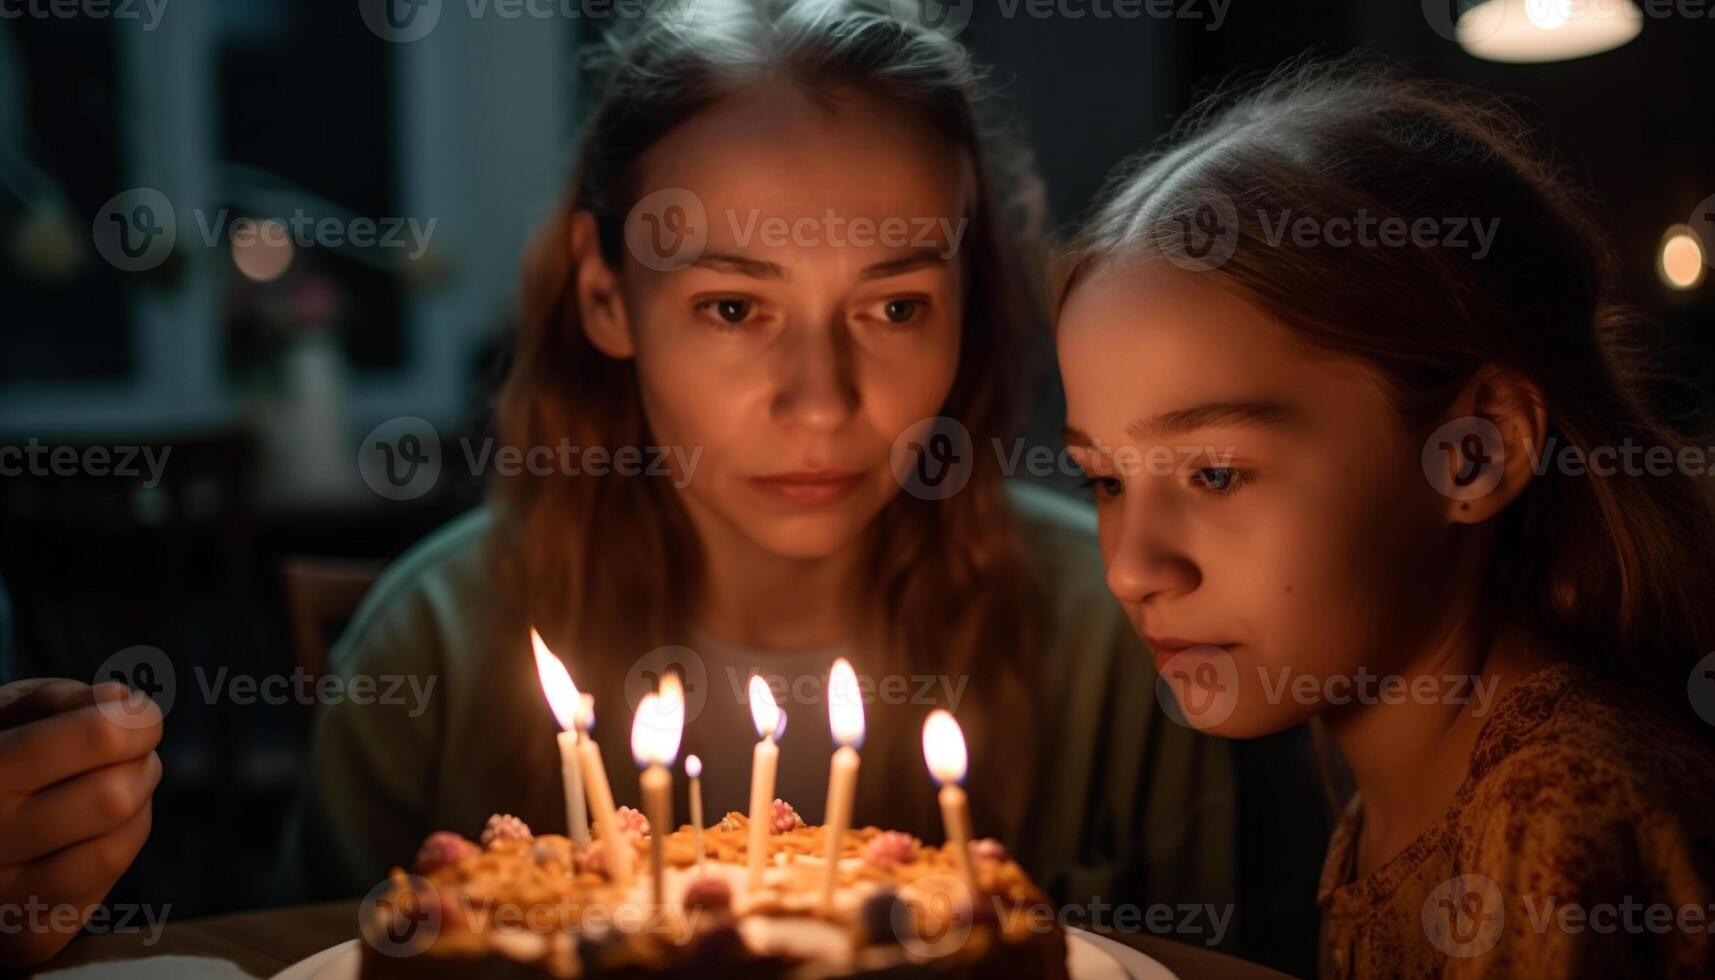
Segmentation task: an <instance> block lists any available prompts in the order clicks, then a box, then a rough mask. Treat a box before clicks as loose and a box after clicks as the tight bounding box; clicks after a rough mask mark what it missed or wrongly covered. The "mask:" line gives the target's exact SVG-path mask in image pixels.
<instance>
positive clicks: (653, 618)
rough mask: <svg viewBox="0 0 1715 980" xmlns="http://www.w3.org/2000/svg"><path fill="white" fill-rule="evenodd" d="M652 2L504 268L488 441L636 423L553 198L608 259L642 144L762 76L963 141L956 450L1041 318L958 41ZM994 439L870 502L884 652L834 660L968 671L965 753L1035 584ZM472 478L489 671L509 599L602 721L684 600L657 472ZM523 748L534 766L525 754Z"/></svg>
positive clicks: (695, 555)
mask: <svg viewBox="0 0 1715 980" xmlns="http://www.w3.org/2000/svg"><path fill="white" fill-rule="evenodd" d="M668 6H669V9H668V10H667V11H666V12H665V13H662V14H660V15H657V16H653V17H651V18H648V19H646V20H643V21H641V22H639V23H636V24H634V25H632V26H631V29H630V30H627V31H624V32H623V33H620V34H618V35H616V36H614V37H612V38H610V39H609V40H608V42H607V43H606V44H605V45H604V48H603V50H602V52H601V56H600V57H599V58H598V59H597V61H596V63H595V64H594V65H593V69H594V70H593V72H592V81H591V83H590V89H591V91H592V92H594V93H596V95H597V101H596V104H595V105H594V106H593V110H592V112H591V114H590V115H589V117H588V122H587V124H586V127H585V129H584V132H583V137H582V141H581V144H580V147H579V152H578V159H577V164H576V170H575V173H574V176H573V178H572V181H571V186H570V188H569V189H568V190H567V191H566V193H565V194H564V197H563V199H562V201H561V202H560V204H559V206H558V207H557V209H556V210H555V212H554V213H553V214H552V215H551V216H550V217H549V219H548V220H547V221H546V223H545V224H544V225H543V226H542V228H541V230H540V232H539V234H538V235H537V236H536V239H535V242H534V244H533V246H532V248H531V250H530V253H529V256H528V259H527V263H526V268H525V270H524V276H523V290H522V303H521V323H520V329H519V332H518V337H517V343H516V351H515V355H514V360H513V362H512V365H511V368H510V373H509V376H508V377H507V378H506V381H505V384H504V387H503V389H502V391H501V393H500V397H499V401H498V406H497V427H498V430H499V435H500V441H501V442H502V444H504V445H506V446H511V447H518V448H520V449H525V450H527V449H528V448H529V447H532V446H555V445H558V444H560V442H561V441H562V440H568V441H569V442H570V443H571V444H573V445H578V446H605V447H620V446H649V445H652V444H653V440H652V438H651V436H650V431H649V424H648V419H647V418H646V417H645V413H644V410H643V405H642V401H641V398H640V395H639V386H638V379H637V374H636V369H635V367H634V364H633V362H631V361H628V360H616V359H613V358H610V357H608V356H606V355H604V354H602V353H601V352H599V351H598V350H596V349H595V347H594V346H592V345H591V343H590V341H589V339H588V338H587V337H586V335H585V333H584V331H583V329H582V328H581V326H580V323H579V311H578V304H577V296H576V291H575V288H574V287H575V283H574V276H573V265H572V261H571V256H570V241H571V225H572V220H573V217H574V215H575V214H576V213H577V212H579V211H589V212H591V213H592V214H593V215H594V216H595V219H596V223H597V228H598V238H599V241H600V247H601V250H602V253H603V255H604V257H605V259H606V261H607V262H608V263H609V265H610V266H611V267H613V268H615V269H618V268H620V266H621V264H622V263H623V262H624V261H626V250H625V246H624V224H625V221H626V217H627V214H628V212H629V210H630V209H631V208H632V207H633V205H634V204H635V202H636V201H637V199H638V197H639V192H638V188H637V186H636V169H637V163H638V161H639V159H640V158H641V157H642V156H643V155H644V153H645V152H646V151H647V150H649V149H650V147H651V146H653V145H654V144H655V143H656V142H657V141H658V140H660V139H661V138H662V137H663V136H664V135H665V134H666V133H667V132H668V131H669V130H671V129H673V128H674V127H675V126H677V125H679V124H680V123H682V122H684V121H685V120H687V119H689V118H691V117H692V116H694V115H696V114H697V113H698V112H700V111H702V110H703V109H705V108H707V107H709V106H711V105H712V104H714V103H715V102H716V101H718V100H720V99H722V98H726V97H728V96H731V95H734V94H737V93H741V92H745V91H747V90H754V89H757V88H760V87H764V86H781V85H789V86H795V87H797V88H798V89H799V90H801V91H803V92H806V93H809V94H810V95H812V96H814V97H815V98H817V99H819V100H822V101H824V102H826V103H827V104H829V105H830V107H831V108H837V106H838V102H839V100H840V99H841V98H842V97H844V96H846V95H847V94H848V93H852V94H860V95H862V96H863V97H866V98H871V99H879V100H881V101H883V102H885V103H888V104H890V105H894V106H897V107H899V108H900V109H902V110H904V111H907V112H913V113H917V114H919V115H921V116H922V117H923V118H926V119H928V120H929V121H930V122H931V123H933V124H934V126H935V127H936V128H937V129H938V130H939V131H940V132H942V133H944V134H945V135H946V137H947V138H948V139H950V140H951V141H953V142H954V144H955V145H957V146H960V147H962V148H963V149H964V150H965V151H966V152H967V154H968V156H969V158H970V159H971V161H972V163H973V165H974V167H975V171H976V174H977V180H978V185H979V193H978V200H977V202H976V204H975V209H974V211H973V213H972V214H971V215H970V218H971V231H970V233H969V235H968V237H967V241H968V244H967V245H966V246H965V247H964V248H962V249H961V252H962V253H963V256H962V257H963V261H964V262H965V263H966V266H965V269H966V273H967V279H966V281H967V283H968V287H967V288H968V296H967V300H966V304H965V308H964V311H963V328H962V329H963V343H962V346H961V362H960V364H959V367H958V371H957V375H956V378H955V380H954V383H953V386H952V390H951V393H950V395H949V397H948V399H947V402H946V404H945V406H944V407H943V408H942V410H941V414H942V415H943V416H948V417H951V418H955V419H957V420H959V421H960V422H961V423H963V424H964V426H965V427H966V428H967V429H968V430H969V431H970V433H971V436H972V438H973V441H974V443H975V445H977V446H978V447H979V450H980V449H981V447H986V446H988V445H990V440H991V439H995V438H1000V437H1002V436H1004V435H1006V434H1009V433H1010V432H1011V431H1012V428H1013V426H1014V425H1015V424H1016V422H1017V418H1016V413H1017V409H1018V404H1017V402H1016V401H1015V399H1016V398H1017V395H1018V392H1019V391H1020V389H1021V388H1022V386H1023V383H1024V380H1025V379H1024V378H1023V377H1022V376H1021V369H1022V365H1024V364H1026V363H1028V352H1029V351H1030V350H1031V349H1032V347H1033V345H1036V344H1038V343H1039V342H1040V341H1041V338H1043V337H1045V336H1046V314H1045V303H1044V297H1045V289H1044V288H1043V287H1044V286H1045V277H1044V276H1043V274H1042V271H1041V270H1042V268H1043V266H1044V263H1043V258H1044V257H1043V256H1042V255H1041V254H1040V252H1039V251H1038V250H1036V246H1035V243H1037V242H1039V241H1040V238H1039V236H1038V235H1037V234H1036V231H1037V229H1036V227H1035V226H1036V225H1037V224H1039V223H1040V210H1041V209H1040V205H1039V203H1038V202H1039V201H1040V191H1039V188H1038V187H1037V186H1036V184H1035V183H1034V181H1033V180H1032V178H1031V177H1030V170H1029V166H1028V161H1027V159H1026V158H1025V156H1024V153H1023V151H1022V149H1021V146H1022V144H1020V143H1018V142H1017V141H1015V140H1014V139H1013V138H1012V136H1011V135H1010V134H1009V133H1008V132H1007V131H1005V130H1004V129H1003V128H1001V127H999V126H997V125H995V124H994V123H993V122H991V121H990V120H989V118H988V115H987V113H988V112H989V110H988V108H987V105H986V103H985V102H983V101H981V100H979V98H978V88H979V75H978V72H977V70H976V69H975V68H974V66H973V65H972V63H971V61H970V58H969V56H968V54H967V52H966V51H965V50H964V49H963V48H962V47H961V46H959V45H958V44H957V43H955V42H953V41H952V40H950V39H948V38H946V37H943V36H940V35H937V34H934V33H930V32H924V31H919V30H912V29H908V28H906V27H904V26H902V25H901V24H900V23H899V22H897V21H896V20H895V19H894V18H893V17H892V16H890V13H889V9H890V8H889V7H888V4H887V2H886V0H688V2H686V3H685V4H683V5H682V7H681V8H678V9H673V8H672V6H671V4H669V5H668ZM994 455H995V454H994V453H992V452H985V451H979V452H977V454H976V457H977V458H976V460H975V469H974V472H973V473H972V475H971V479H970V482H969V484H968V485H967V487H966V488H965V489H964V490H963V491H962V492H960V493H957V494H955V495H953V496H951V497H949V498H947V499H945V500H938V501H932V500H923V499H918V498H916V497H913V496H911V495H908V494H904V493H901V494H899V495H898V496H897V497H896V498H895V499H894V500H893V501H892V502H890V503H889V504H888V505H887V506H886V507H885V508H884V510H883V511H882V512H881V514H880V515H879V517H878V518H877V520H876V521H875V522H874V523H873V526H872V528H871V530H870V533H869V534H868V545H867V547H868V562H867V568H866V572H865V574H864V578H863V581H865V582H866V583H869V584H870V586H871V587H872V589H873V595H871V596H869V597H868V599H869V600H870V601H869V602H868V606H869V607H870V608H871V609H873V611H874V618H875V625H876V631H877V633H878V634H880V639H881V641H882V644H881V645H882V647H883V649H882V651H881V656H884V657H887V658H889V659H888V660H887V662H885V663H859V664H858V665H857V666H858V669H859V671H860V672H862V673H866V674H870V675H873V676H878V677H879V676H881V675H883V674H889V673H897V672H908V673H909V672H914V673H928V674H935V675H948V676H955V677H956V676H968V677H969V678H970V689H969V693H968V696H967V699H966V701H965V704H966V705H968V707H969V708H970V709H971V712H977V713H975V714H973V713H971V712H961V715H962V716H963V718H962V720H964V721H965V723H966V724H967V726H969V727H971V728H972V729H974V731H973V734H972V737H973V739H974V740H975V739H983V740H985V744H984V749H983V753H982V754H983V755H985V756H988V757H989V758H991V759H993V760H994V761H995V762H997V763H999V762H1001V761H1002V760H1009V759H1017V758H1023V757H1024V756H1022V755H1019V754H1017V753H1016V752H1014V751H1012V750H1011V749H1010V748H1009V746H1012V745H1013V744H1014V743H1017V742H1019V741H1020V740H1021V738H1022V737H1023V733H1024V732H1025V731H1027V730H1028V726H1027V725H1021V724H1020V723H1019V721H1020V719H1024V718H1027V717H1028V712H1029V711H1030V700H1029V692H1030V690H1031V685H1032V684H1033V682H1034V678H1033V677H1031V676H1030V672H1031V671H1033V670H1034V669H1035V667H1034V664H1035V662H1036V651H1037V648H1038V644H1039V641H1040V639H1041V633H1042V630H1041V627H1040V623H1039V621H1038V618H1039V610H1040V608H1041V605H1042V604H1041V603H1040V602H1039V600H1038V595H1037V586H1036V583H1035V582H1034V580H1033V576H1032V575H1031V573H1030V570H1029V565H1028V564H1027V562H1026V559H1025V556H1024V555H1023V553H1022V550H1021V547H1020V543H1019V541H1018V539H1017V536H1016V532H1015V528H1014V522H1013V519H1012V516H1011V512H1010V508H1009V505H1008V502H1007V500H1006V497H1005V491H1004V487H1003V485H1002V480H1001V473H1000V470H999V464H998V462H997V461H996V459H995V458H994ZM492 502H493V504H494V506H495V511H496V515H497V520H498V522H499V525H498V527H499V531H500V533H498V534H497V535H496V536H495V541H496V544H497V549H496V552H495V556H494V557H495V561H496V567H497V570H498V572H499V576H500V578H499V581H500V582H501V583H502V585H503V587H504V589H505V594H506V595H507V596H508V597H509V599H510V600H511V602H512V603H513V604H514V609H513V610H512V615H509V616H507V617H505V621H506V622H507V627H506V629H507V630H508V631H509V636H508V637H507V638H502V640H501V641H500V642H503V643H506V642H509V643H510V647H511V649H515V650H516V652H517V656H516V657H511V658H510V659H509V660H507V661H506V662H507V663H509V664H510V663H513V662H514V661H515V662H516V664H515V666H516V669H517V671H518V675H517V677H516V678H515V681H516V683H515V684H513V685H511V690H512V692H514V693H519V692H522V695H523V696H525V697H528V696H530V691H531V689H532V687H533V685H534V684H535V681H534V674H533V669H532V668H531V667H530V659H529V650H528V645H527V643H526V642H525V637H524V633H523V632H522V628H523V624H526V623H527V624H531V625H534V626H535V627H536V628H538V629H539V630H540V631H541V632H542V634H543V636H544V637H545V638H547V639H548V641H549V643H550V645H551V646H553V647H554V648H555V649H556V650H557V651H559V652H561V654H562V655H564V656H566V658H567V659H568V660H569V661H570V662H571V664H572V669H573V672H574V675H575V676H576V678H577V679H578V682H579V684H580V685H581V686H583V687H585V689H586V690H588V689H594V690H596V691H597V692H598V695H599V697H598V700H599V701H600V702H601V703H602V704H603V705H604V707H605V713H603V712H598V714H599V715H603V716H604V717H606V718H607V719H609V723H610V724H611V723H615V722H620V721H624V720H626V718H627V717H628V715H627V714H626V713H625V712H624V711H623V710H622V709H621V705H624V704H625V701H624V699H623V697H622V696H620V694H619V691H620V687H621V685H620V677H618V676H616V675H621V674H623V672H624V671H625V669H626V668H627V666H628V665H630V664H632V663H633V662H634V661H635V660H636V659H637V658H638V657H639V656H641V655H643V654H645V653H646V652H648V651H650V650H652V649H654V648H657V647H660V646H663V645H667V644H684V643H687V642H688V641H687V629H688V627H689V623H688V622H687V617H688V615H689V613H690V612H691V610H692V609H693V607H694V604H695V600H696V597H697V596H699V595H700V594H701V590H702V588H703V575H704V567H705V566H704V562H703V560H702V555H701V547H700V544H699V542H698V539H697V536H696V535H695V533H694V532H693V529H692V526H691V523H690V521H689V519H688V516H687V514H686V511H685V507H684V505H683V504H682V502H681V501H680V500H679V499H678V497H677V491H676V490H675V489H674V488H673V487H672V486H671V485H670V484H669V482H668V481H666V480H662V479H659V478H652V477H635V476H633V477H627V476H620V475H608V476H589V475H580V476H565V475H554V476H547V477H543V476H528V477H524V476H520V477H511V478H500V479H497V480H496V481H495V482H494V483H493V485H492ZM510 633H517V635H516V636H511V635H510ZM539 696H540V695H539V694H538V695H536V697H539ZM930 707H932V706H929V705H923V706H920V712H919V713H918V714H915V715H913V716H912V719H911V721H910V722H908V723H906V724H904V725H892V726H888V727H891V728H895V729H898V728H903V729H904V730H908V731H912V732H913V735H914V730H913V729H912V728H911V725H912V724H914V723H915V722H919V721H921V718H920V717H919V715H920V714H926V713H927V711H928V710H929V709H930ZM887 710H888V711H889V712H896V711H901V710H903V709H899V708H895V707H893V706H889V707H888V709H887ZM537 714H538V713H534V712H529V713H526V715H527V717H526V718H524V719H522V720H520V722H519V724H520V726H521V728H522V729H524V732H523V733H521V734H520V736H519V737H520V739H522V742H523V744H525V745H528V746H531V749H530V751H538V750H542V749H544V747H546V746H548V745H549V744H550V743H551V739H549V738H547V737H546V736H544V735H542V734H541V726H543V725H546V724H547V722H546V717H547V716H546V715H545V714H542V715H541V717H540V718H537V717H536V715H537ZM1002 719H1004V723H1002V721H1001V720H1002ZM895 720H896V721H905V719H895ZM871 725H872V745H871V748H872V749H874V750H875V751H873V752H872V751H870V750H866V755H873V754H877V753H881V754H885V752H886V751H888V750H884V749H880V748H879V747H876V746H874V742H873V736H874V734H875V730H874V729H875V726H876V720H875V719H872V722H871ZM618 731H619V730H618V729H614V730H613V732H612V733H610V737H609V742H617V743H618V744H619V745H621V746H622V745H623V744H624V742H623V741H622V739H623V735H622V734H620V735H619V736H618V737H617V738H616V737H613V734H614V733H617V732H618ZM987 740H992V747H991V743H989V742H988V741H987ZM610 747H611V746H610ZM908 749H909V750H910V754H906V753H907V750H908ZM892 751H893V752H896V753H898V754H899V758H896V759H895V760H894V762H893V763H892V764H894V765H911V766H912V769H919V768H920V767H921V762H920V761H917V762H915V763H913V762H912V759H914V758H915V750H914V748H911V747H910V746H907V745H896V746H894V747H893V748H892ZM877 764H881V765H885V764H887V763H882V762H881V761H880V760H879V759H878V760H877ZM544 766H546V768H545V769H544ZM533 768H534V769H535V770H537V771H543V772H550V773H551V772H552V771H553V767H552V765H551V764H549V763H544V764H543V765H535V766H533ZM865 768H866V769H869V768H871V767H870V766H868V765H866V767H865ZM905 771H912V770H905ZM973 778H976V777H973ZM912 782H913V783H916V782H922V783H925V784H927V779H926V778H925V779H923V780H913V781H912ZM551 789H552V787H551V786H550V787H544V788H543V790H542V791H540V792H538V793H537V794H533V797H532V798H533V799H534V800H535V801H536V803H537V806H536V807H535V810H536V812H538V813H542V812H547V811H548V810H550V809H555V810H557V809H558V808H557V806H556V805H555V804H554V803H553V800H554V796H553V793H552V792H547V791H548V790H551ZM1001 791H1004V792H1006V793H1008V794H1011V795H1015V796H1016V795H1018V794H1021V793H1022V792H1023V780H1020V779H1013V780H1010V781H1008V785H1007V786H1005V787H1002V788H1001V790H998V791H997V795H996V797H995V799H994V800H993V801H992V802H993V803H994V804H995V805H996V807H997V809H999V810H1002V811H1003V812H1004V811H1007V810H1010V811H1016V810H1017V809H1018V808H1019V807H1020V806H1021V805H1022V800H1010V801H1009V800H1005V799H1001V798H1000V797H999V796H998V793H999V792H1001ZM973 795H974V794H973Z"/></svg>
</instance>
